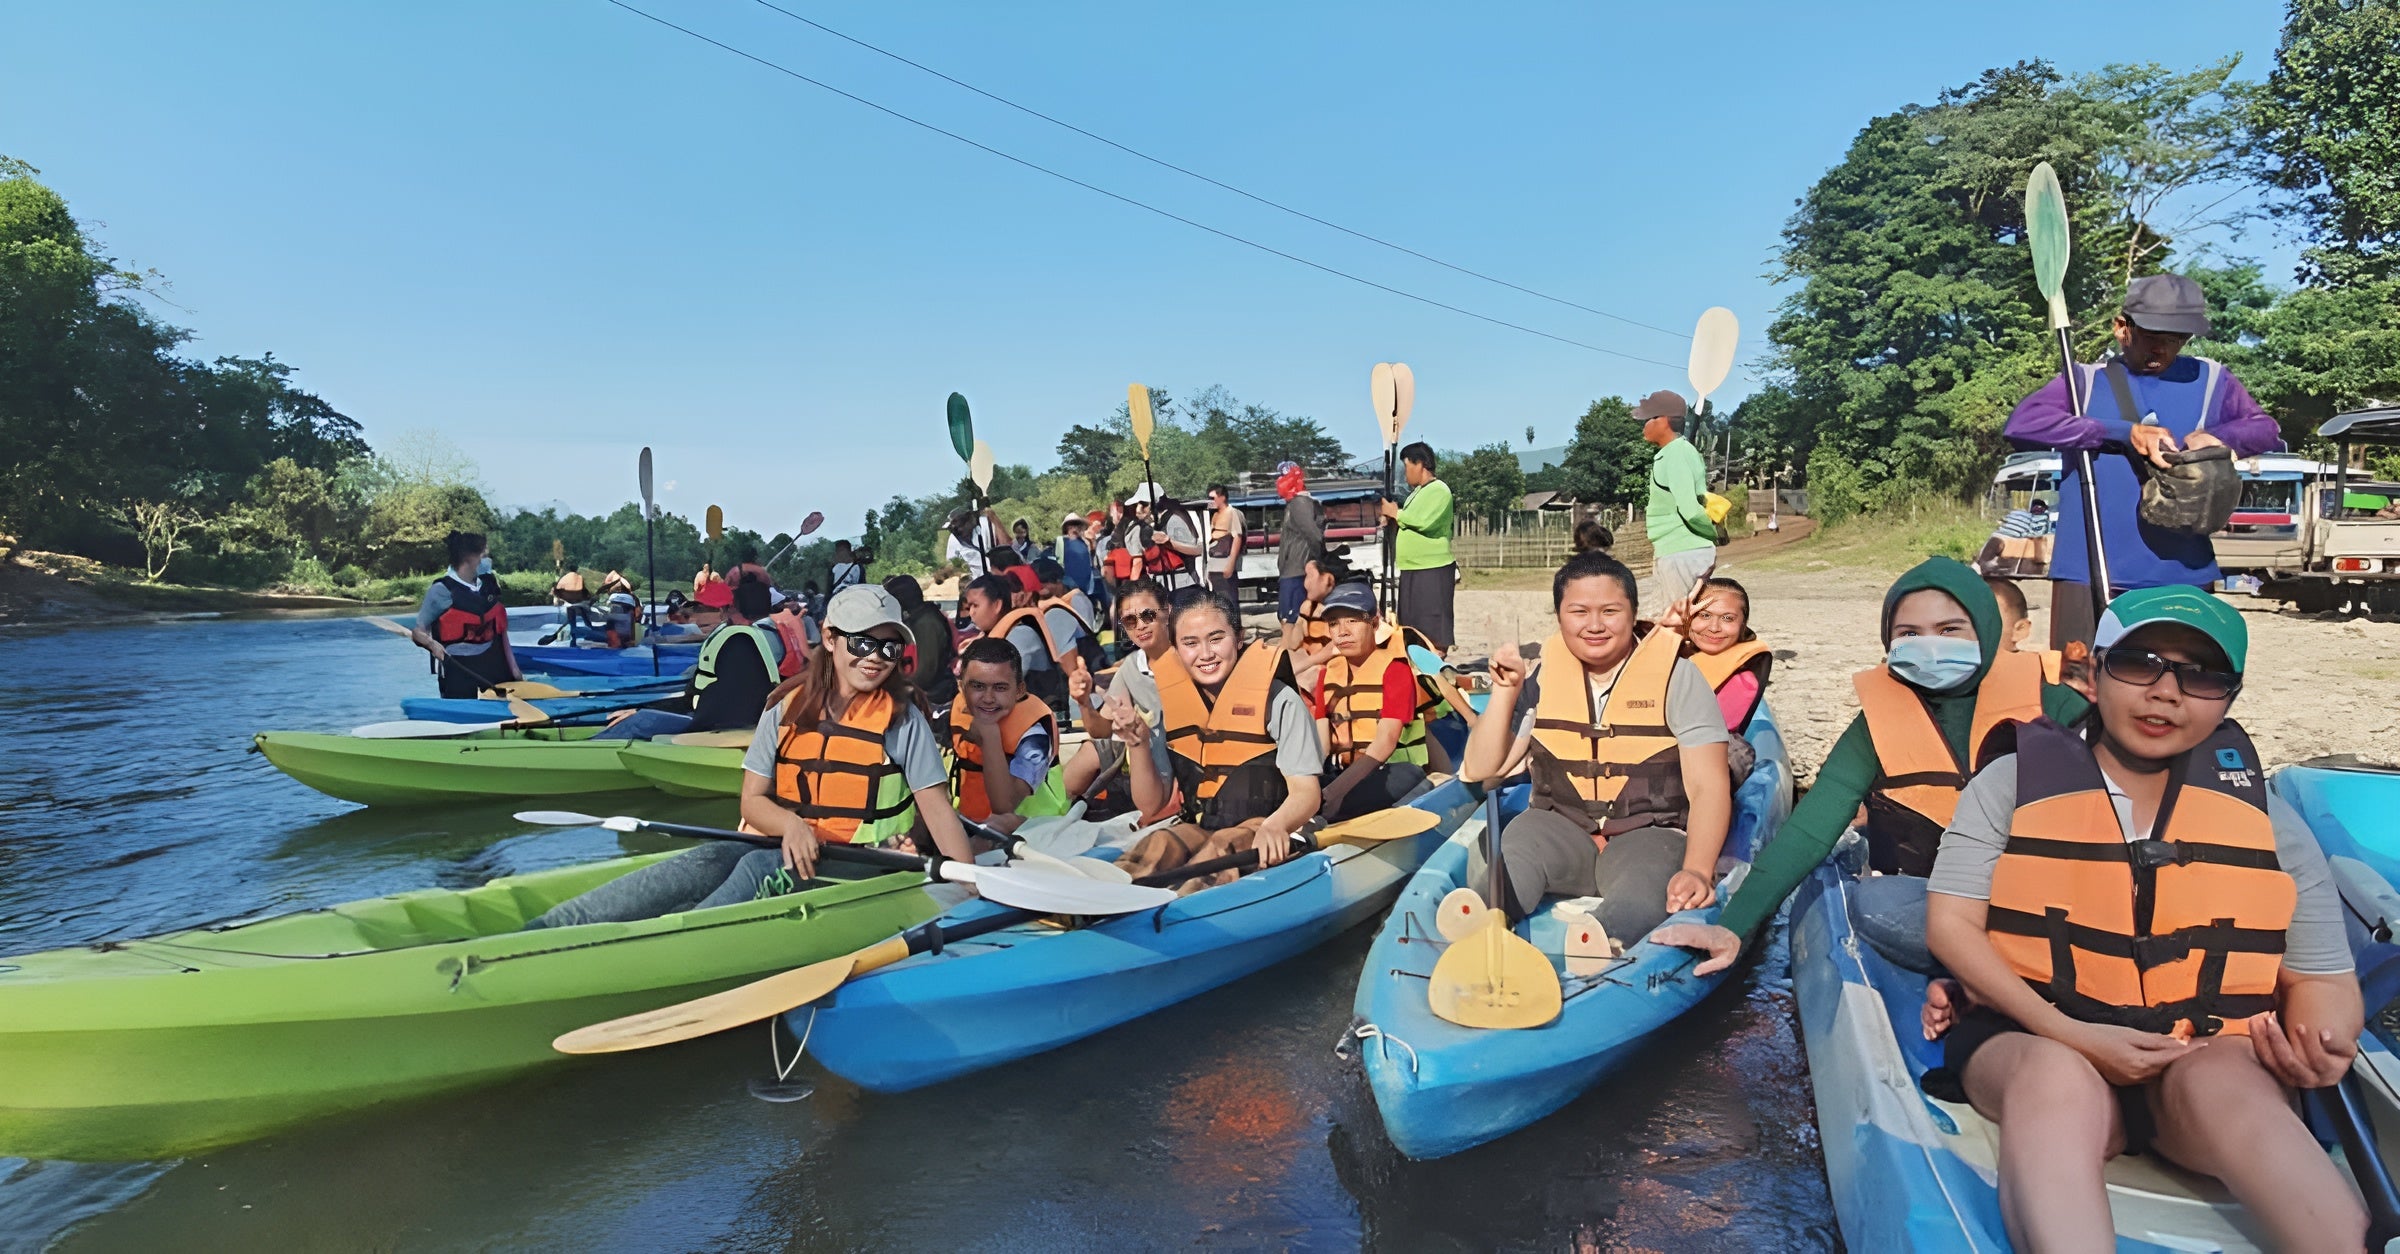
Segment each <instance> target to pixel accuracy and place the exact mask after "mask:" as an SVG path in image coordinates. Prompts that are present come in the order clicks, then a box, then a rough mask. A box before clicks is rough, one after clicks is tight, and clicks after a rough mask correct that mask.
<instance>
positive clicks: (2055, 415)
mask: <svg viewBox="0 0 2400 1254" xmlns="http://www.w3.org/2000/svg"><path fill="white" fill-rule="evenodd" d="M2115 334H2116V341H2117V348H2116V353H2115V355H2114V356H2112V357H2107V358H2104V359H2103V360H2102V361H2101V362H2100V364H2098V365H2092V366H2077V367H2076V368H2075V375H2076V387H2077V388H2078V389H2079V390H2081V391H2082V392H2083V394H2084V396H2085V398H2086V403H2085V408H2084V413H2085V416H2084V417H2081V418H2078V417H2076V416H2075V415H2074V411H2073V410H2072V408H2071V407H2070V405H2069V397H2068V395H2067V379H2066V376H2065V375H2060V376H2058V377H2056V378H2054V379H2052V380H2050V381H2049V382H2048V383H2045V384H2043V385H2042V386H2041V387H2040V388H2039V389H2037V390H2036V391H2035V392H2034V393H2033V394H2032V395H2031V396H2028V397H2026V398H2025V399H2024V400H2022V401H2019V402H2017V408H2016V411H2015V412H2014V413H2011V414H2010V415H2009V416H2008V425H2007V427H2006V428H2005V429H2004V430H2003V432H2002V434H2004V435H2006V436H2007V437H2008V439H2009V440H2010V441H2011V442H2012V443H2014V444H2015V445H2016V446H2017V447H2019V448H2053V449H2058V450H2060V451H2061V452H2065V453H2072V452H2075V451H2076V450H2079V449H2090V450H2092V451H2093V453H2094V454H2095V456H2094V457H2093V459H2092V466H2093V470H2094V473H2095V475H2096V478H2095V479H2094V485H2095V487H2096V490H2097V495H2098V498H2099V501H2100V543H2101V546H2102V548H2103V549H2104V550H2105V551H2106V553H2107V556H2108V576H2109V582H2110V583H2111V584H2113V585H2115V586H2114V587H2113V588H2111V589H2110V594H2111V595H2112V596H2113V595H2114V594H2116V593H2118V592H2123V591H2126V590H2127V589H2131V588H2155V587H2165V586H2170V585H2176V584H2181V585H2184V586H2187V587H2195V588H2206V587H2208V586H2209V585H2210V584H2213V583H2215V582H2216V581H2217V579H2218V578H2219V574H2218V571H2217V552H2216V547H2215V546H2214V545H2212V544H2211V543H2210V542H2209V538H2208V537H2207V536H2204V535H2201V536H2195V535H2186V534H2183V533H2180V532H2175V531H2169V530H2166V529H2164V528H2160V527H2154V526H2151V525H2149V524H2147V523H2145V522H2143V521H2142V520H2141V516H2140V510H2141V503H2142V474H2141V472H2140V471H2139V470H2137V467H2136V463H2137V461H2147V462H2149V463H2150V464H2151V465H2153V466H2157V467H2160V468H2164V467H2165V466H2166V465H2167V454H2169V453H2172V452H2176V451H2179V450H2184V449H2197V448H2209V447H2212V446H2216V445H2224V446H2226V447H2228V448H2230V449H2232V450H2233V455H2234V456H2235V457H2237V458H2242V457H2256V456H2258V455H2259V454H2261V453H2265V452H2268V451H2270V450H2273V449H2275V448H2278V447H2281V445H2282V443H2283V433H2282V431H2281V430H2280V429H2278V428H2277V427H2276V425H2275V420H2274V419H2273V418H2272V417H2269V416H2268V414H2267V412H2266V411H2265V410H2263V409H2261V408H2259V405H2258V402H2257V401H2256V400H2254V399H2252V398H2251V395H2250V390H2249V389H2248V388H2245V387H2243V386H2242V382H2241V380H2239V379H2236V378H2234V377H2233V372H2232V371H2229V370H2227V369H2226V368H2225V367H2224V366H2222V365H2220V364H2218V363H2216V362H2214V361H2210V360H2209V359H2208V358H2206V357H2186V356H2183V355H2182V354H2183V346H2184V345H2185V344H2186V343H2188V342H2190V340H2191V338H2192V337H2193V336H2195V335H2206V334H2208V302H2207V300H2206V299H2205V298H2204V297H2203V296H2202V294H2201V291H2200V285H2199V284H2198V283H2195V282H2193V281H2192V280H2190V279H2187V278H2185V277H2184V276H2182V275H2180V274H2146V275H2143V276H2142V277H2140V278H2138V279H2135V280H2134V281H2133V282H2132V284H2130V285H2129V286H2128V287H2127V288H2126V290H2125V308H2124V311H2123V312H2122V313H2119V314H2118V315H2117V318H2116V323H2115ZM2063 460H2064V462H2065V472H2064V475H2063V477H2062V478H2061V481H2060V483H2059V490H2058V520H2057V524H2056V529H2055V531H2056V537H2057V538H2056V540H2055V542H2054V544H2053V547H2052V549H2051V554H2050V647H2051V648H2053V649H2064V648H2066V647H2067V644H2068V642H2070V641H2072V642H2075V643H2079V644H2083V645H2089V644H2090V643H2091V640H2092V631H2093V629H2094V628H2095V627H2096V626H2097V623H2096V622H2095V620H2094V618H2093V615H2092V592H2091V582H2090V581H2091V573H2090V572H2091V555H2090V553H2089V552H2087V549H2088V548H2089V546H2090V538H2089V536H2088V534H2087V532H2086V530H2085V527H2084V511H2083V473H2082V466H2081V460H2082V459H2080V458H2076V457H2067V458H2064V459H2063Z"/></svg>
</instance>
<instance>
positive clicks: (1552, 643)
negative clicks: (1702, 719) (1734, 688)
mask: <svg viewBox="0 0 2400 1254" xmlns="http://www.w3.org/2000/svg"><path fill="white" fill-rule="evenodd" d="M1645 626H1647V624H1645ZM1682 641H1683V637H1681V636H1678V635H1676V634H1675V633H1674V632H1671V631H1657V630H1651V631H1649V632H1647V633H1646V634H1645V635H1644V636H1643V637H1642V639H1641V642H1640V643H1638V644H1636V645H1635V646H1634V648H1633V655H1632V656H1631V657H1628V658H1626V659H1625V664H1624V666H1623V668H1622V669H1620V670H1619V671H1618V672H1617V681H1616V684H1615V686H1614V687H1612V688H1610V689H1609V693H1608V703H1607V705H1606V706H1604V707H1603V708H1602V709H1600V710H1598V711H1596V712H1595V711H1594V710H1593V709H1592V684H1591V678H1590V676H1589V675H1588V674H1587V673H1586V672H1585V671H1584V669H1583V663H1581V662H1579V661H1577V660H1576V659H1575V655H1574V654H1572V653H1570V652H1568V651H1567V642H1566V638H1565V637H1564V636H1561V635H1556V634H1553V635H1552V636H1551V637H1550V639H1548V640H1547V641H1544V642H1543V644H1542V647H1541V654H1540V656H1541V657H1542V658H1543V659H1544V660H1543V664H1542V669H1543V671H1544V672H1546V673H1545V674H1544V675H1543V676H1542V683H1541V695H1540V700H1539V701H1538V702H1537V703H1536V705H1535V707H1534V712H1533V761H1532V774H1533V797H1532V800H1531V802H1530V804H1531V805H1533V806H1535V807H1537V808H1539V809H1543V810H1552V811H1556V812H1557V813H1559V814H1563V815H1565V816H1567V817H1568V818H1571V819H1573V820H1575V821H1576V822H1578V823H1581V824H1582V825H1583V826H1584V829H1585V830H1586V831H1589V832H1592V833H1594V834H1599V833H1600V832H1601V829H1602V828H1604V827H1611V826H1614V827H1616V828H1617V829H1618V830H1628V828H1629V826H1630V825H1629V824H1627V823H1626V822H1624V820H1628V819H1631V818H1633V817H1635V816H1637V815H1638V816H1641V817H1642V818H1643V819H1644V820H1645V821H1649V822H1655V823H1657V824H1659V825H1661V826H1664V827H1682V826H1684V825H1685V822H1686V819H1687V814H1688V812H1689V810H1690V808H1691V803H1690V801H1689V799H1688V798H1686V797H1685V796H1684V792H1683V757H1682V754H1681V752H1680V751H1679V750H1678V748H1677V746H1676V743H1675V733H1674V732H1673V731H1671V730H1669V729H1668V727H1667V682H1668V681H1669V680H1670V679H1671V678H1673V676H1674V673H1675V662H1676V658H1677V652H1678V650H1679V649H1680V647H1681V645H1682Z"/></svg>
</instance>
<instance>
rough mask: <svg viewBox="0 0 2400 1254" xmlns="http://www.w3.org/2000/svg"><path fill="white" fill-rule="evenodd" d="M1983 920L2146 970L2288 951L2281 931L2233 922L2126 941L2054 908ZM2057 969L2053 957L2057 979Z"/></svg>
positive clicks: (1993, 927) (1993, 913)
mask: <svg viewBox="0 0 2400 1254" xmlns="http://www.w3.org/2000/svg"><path fill="white" fill-rule="evenodd" d="M1984 918H1985V924H1984V926H1985V928H1986V929H1987V930H1989V931H1994V932H2005V933H2007V934H2009V935H2012V936H2033V937H2046V938H2048V939H2049V940H2050V941H2051V942H2052V944H2053V946H2054V947H2055V946H2056V944H2057V942H2059V941H2061V940H2064V941H2065V942H2066V943H2067V944H2069V945H2072V946H2073V947H2075V948H2077V949H2081V950H2083V951H2085V952H2087V953H2094V954H2099V955H2100V956H2102V957H2105V958H2123V959H2127V960H2129V961H2131V962H2132V963H2133V964H2134V965H2135V966H2137V967H2140V968H2141V969H2143V970H2145V971H2148V970H2153V969H2155V968H2158V967H2163V966H2168V965H2171V964H2173V963H2177V962H2181V961H2183V960H2184V959H2186V958H2189V957H2191V956H2192V952H2193V951H2194V950H2199V951H2201V952H2203V953H2212V954H2214V953H2227V954H2279V953H2282V952H2283V949H2284V934H2283V933H2282V932H2280V931H2273V930H2269V929H2265V928H2248V927H2236V926H2234V925H2233V923H2232V922H2231V921H2230V920H2219V921H2217V922H2215V923H2206V924H2200V925H2197V926H2194V927H2186V928H2178V929H2176V930H2175V931H2172V932H2167V933H2163V934H2161V935H2157V936H2127V935H2125V934H2124V933H2122V932H2110V931H2104V930H2102V929H2099V928H2095V927H2089V926H2086V925H2084V924H2080V923H2075V922H2071V921H2069V920H2068V918H2067V912H2066V911H2065V910H2062V909H2058V908H2056V907H2053V908H2052V909H2051V910H2049V911H2048V912H2047V913H2045V914H2028V913H2026V912H2024V911H2021V910H2009V909H2004V908H2001V907H1998V906H1994V907H1991V908H1990V909H1989V910H1987V911H1986V912H1985V915H1984ZM2070 965H2071V964H2070ZM2057 969H2058V967H2057V963H2056V960H2055V957H2054V958H2053V962H2052V972H2053V975H2055V974H2056V971H2057Z"/></svg>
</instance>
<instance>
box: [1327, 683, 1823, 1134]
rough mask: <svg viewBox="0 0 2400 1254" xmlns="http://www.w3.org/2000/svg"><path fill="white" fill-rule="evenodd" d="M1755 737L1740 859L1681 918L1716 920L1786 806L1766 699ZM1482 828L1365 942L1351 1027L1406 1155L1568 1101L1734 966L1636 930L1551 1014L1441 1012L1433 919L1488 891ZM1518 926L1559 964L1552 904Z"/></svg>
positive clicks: (1432, 864)
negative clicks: (1493, 1016) (1491, 1020)
mask: <svg viewBox="0 0 2400 1254" xmlns="http://www.w3.org/2000/svg"><path fill="white" fill-rule="evenodd" d="M1749 739H1750V743H1751V745H1752V746H1753V747H1754V748H1756V749H1757V751H1758V765H1757V767H1756V768H1755V769H1754V770H1752V771H1751V773H1750V776H1749V778H1747V779H1745V780H1744V781H1743V782H1742V786H1741V787H1740V789H1738V790H1737V791H1736V792H1735V794H1734V816H1733V827H1732V829H1731V830H1730V831H1729V832H1728V833H1727V834H1726V838H1725V853H1726V856H1727V857H1730V858H1733V859H1735V860H1736V863H1735V869H1734V870H1733V872H1732V873H1731V874H1729V875H1727V876H1726V877H1724V878H1723V879H1722V880H1720V881H1719V883H1718V885H1717V904H1716V905H1712V906H1710V907H1708V908H1707V909H1705V910H1698V911H1685V912H1684V913H1681V914H1678V915H1675V916H1673V920H1674V921H1676V922H1714V921H1715V920H1716V917H1717V914H1718V913H1719V911H1720V910H1721V909H1722V907H1723V902H1724V900H1725V898H1726V897H1727V896H1728V895H1729V894H1730V892H1731V891H1732V888H1733V887H1734V886H1735V885H1736V884H1738V883H1739V882H1740V881H1739V878H1738V877H1739V876H1741V875H1743V874H1746V873H1747V871H1748V869H1749V858H1750V856H1751V855H1752V854H1753V853H1754V852H1756V851H1757V849H1758V848H1759V846H1761V845H1762V844H1764V843H1765V842H1766V841H1767V840H1768V839H1770V838H1772V837H1773V835H1774V834H1775V831H1776V829H1777V828H1779V827H1780V826H1782V824H1783V819H1784V816H1785V815H1787V814H1790V813H1791V808H1792V780H1791V768H1790V762H1789V758H1788V757H1787V755H1786V754H1785V752H1784V746H1783V734H1782V732H1781V731H1779V730H1778V729H1777V727H1776V725H1775V718H1774V715H1773V713H1772V712H1771V711H1769V710H1768V709H1767V708H1766V707H1765V706H1764V705H1761V706H1760V707H1759V711H1758V714H1757V716H1756V717H1755V718H1753V719H1752V720H1751V723H1750V731H1749ZM1514 791H1520V792H1521V791H1522V790H1521V789H1519V790H1514ZM1482 830H1483V828H1482V824H1481V823H1473V824H1469V825H1468V826H1467V827H1466V828H1464V829H1462V830H1461V831H1460V832H1459V833H1458V834H1457V835H1455V836H1453V837H1452V838H1451V839H1450V840H1449V842H1448V843H1446V844H1445V845H1444V846H1443V847H1442V849H1441V850H1440V851H1439V852H1437V853H1435V854H1434V855H1433V857H1432V858H1431V859H1430V860H1429V861H1427V862H1426V864H1425V867H1424V869H1423V870H1420V871H1418V872H1417V874H1416V877H1415V878H1414V879H1412V880H1411V881H1409V885H1408V888H1407V890H1406V891H1404V892H1403V893H1401V895H1400V901H1399V904H1397V905H1395V906H1394V907H1393V908H1392V913H1391V915H1390V917H1388V918H1386V919H1385V920H1384V923H1383V930H1382V931H1381V932H1380V933H1379V934H1377V936H1376V937H1375V947H1374V948H1373V949H1372V950H1370V951H1369V952H1368V954H1367V965H1366V968H1365V970H1364V971H1363V972H1362V973H1361V975H1360V977H1359V983H1358V997H1357V1000H1356V1001H1355V1002H1354V1003H1353V1005H1352V1011H1353V1016H1354V1017H1353V1021H1352V1025H1351V1028H1350V1032H1351V1034H1352V1035H1353V1036H1355V1037H1356V1039H1357V1049H1358V1053H1359V1058H1360V1060H1361V1062H1362V1063H1363V1064H1364V1065H1365V1067H1366V1072H1367V1082H1368V1085H1369V1086H1370V1087H1371V1088H1372V1089H1373V1091H1374V1094H1375V1107H1376V1109H1377V1110H1378V1111H1380V1112H1381V1113H1382V1115H1383V1127H1384V1131H1385V1132H1386V1133H1387V1134H1388V1135H1389V1136H1390V1137H1391V1138H1392V1144H1393V1145H1394V1146H1396V1147H1398V1149H1399V1150H1400V1152H1401V1153H1403V1154H1405V1155H1407V1156H1408V1157H1410V1158H1415V1159H1428V1158H1440V1157H1443V1156H1444V1155H1448V1154H1455V1153H1457V1152H1459V1151H1460V1150H1463V1149H1467V1148H1470V1147H1472V1146H1476V1145H1481V1144H1483V1143H1484V1142H1486V1141H1489V1140H1492V1139H1494V1138H1496V1137H1501V1136H1506V1135H1507V1134H1509V1133H1511V1132H1514V1131H1516V1130H1517V1129H1519V1128H1522V1127H1524V1126H1526V1125H1527V1124H1530V1123H1532V1122H1534V1121H1535V1120H1538V1119H1540V1118H1542V1117H1543V1116H1545V1115H1548V1114H1550V1113H1551V1112H1553V1111H1555V1110H1557V1109H1558V1108H1560V1107H1561V1106H1564V1105H1566V1104H1567V1103H1568V1102H1571V1101H1573V1100H1574V1099H1575V1098H1576V1097H1578V1096H1579V1095H1581V1094H1582V1093H1584V1092H1585V1091H1586V1090H1588V1089H1590V1088H1591V1087H1592V1086H1593V1085H1594V1084H1596V1083H1598V1082H1599V1081H1600V1080H1601V1079H1602V1078H1603V1077H1605V1076H1606V1075H1608V1073H1609V1072H1610V1071H1612V1070H1614V1069H1615V1068H1616V1067H1618V1066H1619V1065H1621V1064H1622V1063H1623V1062H1624V1061H1625V1060H1626V1059H1627V1058H1628V1057H1630V1056H1631V1055H1632V1054H1633V1053H1634V1051H1635V1050H1636V1049H1638V1048H1639V1047H1640V1046H1641V1044H1642V1043H1643V1041H1645V1040H1646V1039H1647V1038H1648V1037H1649V1035H1650V1033H1651V1032H1653V1031H1655V1030H1657V1029H1658V1028H1659V1027H1661V1026H1663V1025H1665V1024H1666V1023H1668V1022H1669V1021H1671V1020H1673V1019H1674V1018H1675V1017H1676V1016H1678V1015H1680V1014H1682V1013H1683V1012H1684V1011H1686V1010H1689V1009H1691V1008H1692V1007H1693V1006H1694V1005H1696V1004H1698V1003H1699V1001H1700V999H1702V998H1704V997H1706V996H1708V994H1709V993H1710V992H1711V991H1712V990H1714V989H1715V988H1716V987H1717V986H1718V985H1719V984H1722V983H1723V982H1724V981H1725V978H1726V975H1727V974H1728V973H1725V972H1720V973H1718V974H1715V975H1711V976H1707V977H1705V978H1695V977H1694V976H1692V975H1691V974H1690V970H1691V966H1692V963H1693V955H1692V953H1691V952H1690V951H1688V950H1682V949H1672V948H1664V947H1661V946H1657V945H1652V944H1649V943H1647V942H1644V941H1640V940H1639V939H1638V938H1630V937H1621V938H1618V939H1620V940H1627V941H1631V942H1632V943H1631V944H1630V945H1629V947H1628V948H1627V949H1626V951H1625V954H1624V956H1623V957H1622V958H1621V959H1619V960H1617V961H1616V962H1615V963H1613V964H1611V965H1610V966H1608V967H1607V968H1605V969H1604V970H1602V971H1600V972H1598V973H1596V974H1592V975H1581V976H1565V975H1562V977H1561V984H1562V986H1563V989H1564V992H1565V996H1566V1000H1565V1004H1564V1006H1563V1007H1562V1009H1561V1010H1560V1013H1559V1017H1558V1018H1557V1019H1556V1020H1555V1021H1553V1022H1551V1023H1550V1024H1548V1025H1547V1026H1544V1027H1539V1028H1531V1029H1523V1030H1486V1029H1478V1028H1465V1027H1460V1026H1459V1025H1457V1024H1455V1023H1451V1022H1449V1021H1448V1020H1445V1019H1442V1018H1440V1017H1438V1016H1436V1015H1435V1014H1434V1013H1433V1008H1432V1005H1431V1004H1430V1003H1429V1002H1428V1001H1427V999H1426V989H1427V979H1428V977H1429V976H1431V975H1432V973H1433V966H1434V963H1435V962H1437V961H1439V960H1440V958H1441V955H1442V951H1443V949H1444V947H1445V942H1444V941H1443V940H1442V938H1441V933H1440V932H1438V931H1436V930H1435V928H1434V920H1435V917H1436V916H1437V914H1438V913H1439V906H1440V904H1441V900H1442V898H1443V896H1445V895H1446V894H1448V893H1449V892H1450V891H1451V890H1452V889H1455V888H1460V887H1469V888H1473V889H1475V890H1476V891H1477V892H1478V893H1481V892H1484V891H1485V888H1486V880H1485V875H1486V872H1485V870H1484V867H1485V866H1486V863H1485V860H1484V853H1483V850H1482ZM1517 930H1518V933H1519V934H1520V935H1523V936H1525V937H1526V939H1528V940H1530V941H1532V942H1533V943H1534V945H1535V946H1536V947H1537V948H1540V949H1541V950H1542V951H1543V952H1545V953H1548V954H1549V955H1551V957H1552V959H1553V960H1554V961H1555V962H1558V963H1560V964H1561V965H1562V967H1563V962H1564V960H1563V958H1561V957H1560V955H1561V954H1562V952H1563V948H1564V947H1563V945H1562V943H1561V941H1562V936H1563V932H1564V926H1563V925H1562V924H1561V923H1560V922H1559V921H1558V920H1557V919H1555V918H1553V917H1552V916H1551V914H1550V913H1549V912H1548V911H1543V912H1542V913H1540V914H1537V915H1535V916H1534V917H1533V918H1531V919H1528V920H1526V921H1525V922H1524V923H1522V924H1520V925H1519V926H1518V929H1517Z"/></svg>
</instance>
